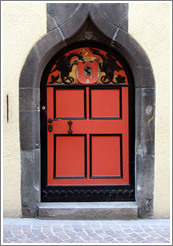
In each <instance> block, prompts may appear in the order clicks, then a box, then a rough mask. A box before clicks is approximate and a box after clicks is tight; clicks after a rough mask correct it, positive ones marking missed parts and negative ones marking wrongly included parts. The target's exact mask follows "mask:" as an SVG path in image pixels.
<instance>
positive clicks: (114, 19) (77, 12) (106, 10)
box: [47, 3, 128, 37]
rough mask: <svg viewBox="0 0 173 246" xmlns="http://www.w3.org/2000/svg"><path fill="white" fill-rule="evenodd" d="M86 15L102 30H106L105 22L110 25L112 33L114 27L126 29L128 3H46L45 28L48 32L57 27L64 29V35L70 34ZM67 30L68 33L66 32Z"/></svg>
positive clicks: (82, 21)
mask: <svg viewBox="0 0 173 246" xmlns="http://www.w3.org/2000/svg"><path fill="white" fill-rule="evenodd" d="M88 16H90V17H91V19H92V20H93V21H94V22H95V23H96V25H97V26H99V27H100V29H101V30H102V29H104V30H102V31H103V32H107V25H106V22H109V23H110V24H111V25H112V35H114V32H115V30H114V28H115V27H118V28H122V29H124V30H125V31H128V4H126V3H125V4H124V3H114V4H112V3H107V4H103V3H94V4H93V3H87V4H85V3H82V4H79V3H73V4H71V3H60V4H56V3H48V4H47V30H48V32H49V31H51V30H53V29H55V28H57V27H59V28H60V29H61V30H63V29H64V30H65V33H64V34H65V35H64V36H66V35H69V36H71V31H72V30H73V33H72V34H74V30H75V29H76V27H79V26H80V25H81V24H83V23H84V21H85V20H86V18H87V17H88ZM103 22H104V23H105V24H104V23H103ZM67 23H68V25H69V28H67ZM103 24H104V25H103ZM108 25H109V24H108ZM65 26H66V27H65ZM64 27H65V28H64ZM70 27H71V28H70ZM109 28H110V27H109ZM67 31H68V32H70V33H69V34H67ZM109 33H110V32H109ZM66 37H67V36H66Z"/></svg>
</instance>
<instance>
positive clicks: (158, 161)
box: [129, 2, 171, 218]
mask: <svg viewBox="0 0 173 246" xmlns="http://www.w3.org/2000/svg"><path fill="white" fill-rule="evenodd" d="M170 11H171V3H168V2H167V3H159V2H156V3H148V2H147V3H136V2H134V3H129V33H130V34H131V35H132V36H133V37H134V38H135V39H136V40H137V42H138V43H139V44H140V45H141V46H142V47H143V48H144V50H145V51H146V53H147V55H148V57H149V59H150V61H151V64H152V67H153V72H154V76H155V82H156V116H155V117H156V121H155V187H154V216H155V217H157V218H168V217H169V215H170V173H171V172H170V91H171V88H170V55H171V50H170V48H171V46H170V38H171V36H170V30H171V29H170V23H171V21H170V16H171V13H170Z"/></svg>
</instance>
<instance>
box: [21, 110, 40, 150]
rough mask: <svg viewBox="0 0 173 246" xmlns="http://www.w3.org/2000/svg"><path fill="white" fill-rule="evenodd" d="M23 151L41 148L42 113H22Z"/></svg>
mask: <svg viewBox="0 0 173 246" xmlns="http://www.w3.org/2000/svg"><path fill="white" fill-rule="evenodd" d="M19 117H20V144H21V150H33V149H36V148H38V147H39V146H40V111H20V115H19Z"/></svg>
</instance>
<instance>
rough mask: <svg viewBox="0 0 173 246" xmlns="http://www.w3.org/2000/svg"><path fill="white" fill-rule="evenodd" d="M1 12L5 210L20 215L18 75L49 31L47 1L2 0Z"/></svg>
mask: <svg viewBox="0 0 173 246" xmlns="http://www.w3.org/2000/svg"><path fill="white" fill-rule="evenodd" d="M2 15H3V16H2V21H3V23H2V34H3V37H2V41H3V48H2V52H3V54H2V57H3V210H4V216H10V217H19V216H20V215H21V197H20V196H21V195H20V183H21V166H20V144H19V93H18V92H19V76H20V73H21V69H22V66H23V64H24V62H25V60H26V57H27V55H28V53H29V52H30V50H31V48H32V47H33V46H34V44H35V43H36V42H37V41H38V40H39V39H40V38H42V36H44V35H45V34H46V4H45V3H44V2H42V3H26V2H25V3H15V2H10V3H8V2H3V3H2ZM7 95H8V97H9V121H8V122H7V104H6V96H7Z"/></svg>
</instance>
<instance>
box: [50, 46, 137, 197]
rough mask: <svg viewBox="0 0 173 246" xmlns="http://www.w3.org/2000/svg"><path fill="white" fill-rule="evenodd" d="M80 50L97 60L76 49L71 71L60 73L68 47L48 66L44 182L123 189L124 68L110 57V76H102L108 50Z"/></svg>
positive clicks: (126, 148)
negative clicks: (64, 52) (111, 71)
mask: <svg viewBox="0 0 173 246" xmlns="http://www.w3.org/2000/svg"><path fill="white" fill-rule="evenodd" d="M82 50H85V52H86V51H87V54H88V56H89V55H90V57H89V58H90V59H91V54H92V55H93V54H94V55H95V58H97V60H94V62H93V60H92V61H91V60H89V58H88V59H87V57H86V53H84V54H85V55H84V54H83V53H82V55H83V56H82V57H84V58H85V59H83V60H82V58H81V57H80V56H79V55H77V56H78V57H77V62H76V60H73V62H74V64H75V66H76V67H75V69H74V67H73V68H72V69H71V70H70V72H69V73H68V74H67V73H66V74H63V70H62V71H60V68H61V67H63V66H62V61H63V62H64V60H65V59H66V60H67V58H68V57H69V56H71V57H72V56H74V57H75V54H76V53H77V52H76V50H73V52H68V53H67V54H66V56H64V57H63V58H61V59H60V60H59V61H58V62H59V63H58V62H56V63H55V64H54V65H53V66H52V69H51V70H50V73H49V76H48V80H47V86H46V96H47V172H46V175H47V178H46V179H47V181H46V185H47V187H53V189H55V187H78V186H80V187H84V186H86V187H89V186H90V187H91V186H95V187H103V186H107V187H108V186H109V187H116V186H117V187H121V189H122V190H123V187H130V176H129V87H128V80H127V76H126V72H125V71H124V69H123V68H122V65H121V64H120V63H119V62H118V61H117V60H116V62H115V63H114V65H115V66H114V72H113V75H112V74H111V73H109V74H108V72H107V71H106V70H104V66H103V64H104V57H109V54H108V53H107V54H106V52H105V51H103V52H102V53H101V51H100V50H96V49H95V50H94V49H92V50H91V48H88V47H84V48H82ZM99 52H100V53H99ZM99 57H101V59H102V60H101V62H100V64H99V63H98V58H99ZM81 62H82V64H81ZM97 63H98V64H99V65H97ZM59 64H60V65H61V66H60V65H59ZM63 64H64V69H65V63H63ZM69 64H71V63H69ZM58 66H59V67H58ZM69 67H70V65H69ZM96 69H98V72H99V73H98V72H96ZM66 71H67V67H66ZM88 71H89V72H88ZM72 76H73V77H74V78H73V77H72ZM59 79H60V80H59ZM46 189H47V188H46ZM127 189H128V188H127ZM53 192H54V191H53ZM129 192H130V191H129ZM132 192H133V190H132ZM46 194H47V193H46ZM111 199H112V198H111ZM79 200H80V199H79Z"/></svg>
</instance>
